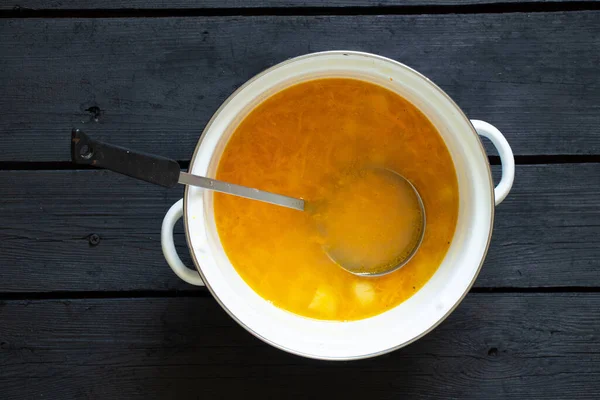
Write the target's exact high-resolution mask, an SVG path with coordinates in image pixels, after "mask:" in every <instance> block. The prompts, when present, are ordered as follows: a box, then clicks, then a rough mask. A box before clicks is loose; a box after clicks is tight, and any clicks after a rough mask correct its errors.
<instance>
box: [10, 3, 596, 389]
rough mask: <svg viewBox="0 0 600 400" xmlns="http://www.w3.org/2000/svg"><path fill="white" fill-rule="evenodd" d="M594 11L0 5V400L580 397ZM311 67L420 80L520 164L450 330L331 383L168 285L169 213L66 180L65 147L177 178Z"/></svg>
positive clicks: (591, 308) (333, 368)
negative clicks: (270, 78)
mask: <svg viewBox="0 0 600 400" xmlns="http://www.w3.org/2000/svg"><path fill="white" fill-rule="evenodd" d="M599 4H600V3H598V2H595V1H560V2H552V1H550V2H548V1H542V0H540V1H538V0H529V1H528V2H527V3H520V2H519V1H518V0H378V1H372V0H358V1H356V2H353V1H351V0H330V1H326V0H283V1H278V0H252V1H251V0H246V1H244V0H204V1H192V0H172V1H157V0H129V1H125V0H105V1H101V2H92V1H79V0H77V1H76V0H60V1H54V0H52V1H46V0H18V2H17V0H0V87H1V88H2V89H1V90H2V92H1V96H0V399H49V398H52V399H74V398H107V399H116V398H144V399H149V398H219V397H234V396H235V397H242V398H245V397H246V396H250V397H257V396H258V395H262V396H264V398H314V397H321V396H320V395H324V394H327V395H329V396H330V397H331V396H334V395H339V396H338V397H340V396H341V398H369V399H373V398H377V399H379V398H390V399H391V398H394V399H397V398H440V399H442V398H458V399H463V398H482V399H489V398H495V399H500V398H514V399H525V398H555V399H569V398H589V399H598V398H600V261H599V259H600V130H599V129H600V128H599V126H600V7H599ZM330 49H351V50H362V51H368V52H372V53H377V54H381V55H384V56H388V57H391V58H394V59H397V60H399V61H401V62H403V63H405V64H408V65H410V66H412V67H414V68H415V69H417V70H418V71H421V72H422V73H424V74H426V75H427V76H428V77H430V78H431V79H432V80H433V81H435V82H436V83H438V84H439V85H440V86H441V87H442V88H443V89H444V90H446V91H447V92H448V93H449V94H450V95H451V96H452V97H453V98H454V99H455V100H456V101H457V103H458V104H459V105H460V106H461V107H462V108H463V109H464V110H465V111H466V112H467V114H468V115H469V116H470V117H472V118H478V119H483V120H486V121H488V122H490V123H493V124H494V125H496V126H497V127H498V128H499V129H500V130H501V131H502V132H503V133H504V134H505V135H506V137H507V139H508V141H509V142H510V144H511V145H512V147H513V150H514V152H515V155H516V162H517V175H516V181H515V185H514V187H513V190H512V192H511V194H510V195H509V197H508V198H507V200H506V201H505V202H504V203H503V204H502V205H500V206H499V207H498V208H497V212H496V221H495V231H494V237H493V240H492V245H491V249H490V251H489V254H488V257H487V259H486V262H485V265H484V267H483V270H482V273H481V275H480V276H479V278H478V280H477V282H476V284H475V287H474V288H473V289H472V290H471V293H470V294H469V295H468V296H467V297H466V299H465V301H464V302H463V303H462V304H461V305H460V307H459V308H458V309H457V310H456V311H455V312H454V313H453V314H452V315H451V316H450V317H449V318H448V319H447V320H446V321H445V322H444V323H443V324H442V325H441V326H439V327H438V328H437V329H435V330H434V331H433V332H432V333H430V334H429V335H427V336H426V337H425V338H423V339H421V340H419V341H417V342H416V343H414V344H412V345H410V346H408V347H406V348H404V349H401V350H398V351H396V352H393V353H391V354H389V355H386V356H382V357H379V358H375V359H371V360H364V361H358V362H343V363H332V362H318V361H313V360H306V359H302V358H299V357H296V356H292V355H289V354H286V353H283V352H281V351H279V350H276V349H274V348H272V347H269V346H268V345H266V344H264V343H262V342H260V341H259V340H258V339H255V338H254V337H253V336H251V335H250V334H249V333H247V332H246V331H245V330H244V329H242V328H241V327H239V326H238V325H236V323H235V322H233V320H231V319H230V318H229V317H228V316H227V315H226V314H225V312H224V311H222V309H221V308H220V307H219V306H218V305H217V303H216V302H215V301H214V299H213V298H212V297H211V296H210V295H209V294H208V293H207V292H206V290H203V288H194V287H191V286H189V285H187V284H184V283H183V282H181V281H180V280H179V279H178V278H177V277H176V276H175V275H174V274H173V273H172V272H171V270H170V269H169V268H168V266H167V265H166V263H165V261H164V260H163V257H162V254H161V248H160V227H161V220H162V217H163V216H164V214H165V212H166V211H167V209H168V207H169V206H170V205H171V204H172V203H173V202H175V201H176V200H177V199H178V198H180V197H181V196H182V191H181V190H171V191H168V190H163V189H160V188H156V187H153V186H150V185H148V184H144V183H139V182H137V181H134V180H131V179H128V178H124V177H121V176H117V175H115V174H112V173H110V172H106V171H100V170H94V169H91V168H79V167H74V166H73V165H71V163H70V161H69V160H70V157H69V134H70V129H71V127H72V126H78V127H81V128H84V129H85V130H87V131H88V132H89V133H91V134H93V135H94V136H95V137H97V138H100V139H105V140H109V141H112V142H114V143H118V144H121V145H123V146H127V147H132V148H135V149H139V150H142V151H147V152H152V153H158V154H163V155H165V156H168V157H171V158H175V159H177V160H178V161H179V162H180V163H181V165H182V167H184V168H185V167H186V166H187V165H188V164H189V159H190V157H191V155H192V151H193V149H194V146H195V144H196V142H197V140H198V137H199V135H200V133H201V131H202V129H203V126H204V125H205V124H206V122H207V121H208V119H209V118H210V116H211V115H212V113H213V112H214V111H215V110H216V109H217V107H218V106H219V105H220V103H221V102H222V101H223V100H225V98H226V97H227V96H228V95H229V94H230V93H231V92H232V91H233V90H234V89H235V88H236V87H238V86H240V85H241V84H242V83H243V82H245V81H246V80H247V79H248V78H250V77H251V76H253V75H254V74H256V73H258V72H260V71H262V70H263V69H265V68H267V67H269V66H271V65H273V64H276V63H278V62H280V61H282V60H285V59H287V58H290V57H293V56H296V55H300V54H304V53H308V52H314V51H319V50H330ZM490 155H491V156H490V162H491V163H492V164H493V167H492V169H493V170H494V173H495V174H498V172H499V168H500V167H499V165H498V164H499V160H498V158H497V157H496V156H495V155H494V153H493V151H492V150H490ZM176 236H177V237H176V240H177V243H178V247H179V251H180V254H187V249H186V245H185V239H184V236H183V232H182V229H181V227H180V228H179V230H178V232H177V235H176ZM184 261H185V262H187V263H188V264H190V265H191V260H190V258H189V256H188V257H185V258H184ZM367 396H368V397H367Z"/></svg>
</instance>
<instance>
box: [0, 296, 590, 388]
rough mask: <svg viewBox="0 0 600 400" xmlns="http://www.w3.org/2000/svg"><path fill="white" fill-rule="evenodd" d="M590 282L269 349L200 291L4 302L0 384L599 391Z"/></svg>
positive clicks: (472, 301) (475, 299)
mask: <svg viewBox="0 0 600 400" xmlns="http://www.w3.org/2000/svg"><path fill="white" fill-rule="evenodd" d="M599 307H600V295H599V294H598V293H585V294H556V293H553V294H471V295H469V296H467V298H466V299H465V301H464V302H463V304H462V305H461V306H460V307H459V308H458V309H457V310H456V311H455V312H454V313H453V314H452V315H451V316H450V317H449V318H448V319H447V320H446V321H445V322H444V323H442V325H440V326H439V327H438V328H437V329H435V330H434V331H433V332H432V333H430V334H428V335H427V336H425V337H424V338H422V339H420V340H419V341H417V342H415V343H413V344H412V345H410V346H408V347H406V348H404V349H401V350H398V351H395V352H393V353H391V354H388V355H386V356H382V357H378V358H375V359H371V360H363V361H358V362H344V363H339V362H338V363H333V362H320V361H314V360H306V359H303V358H300V357H296V356H291V355H289V354H287V353H284V352H282V351H280V350H277V349H274V348H272V347H270V346H268V345H266V344H264V343H262V342H260V341H259V340H258V339H256V338H254V337H253V336H251V335H250V334H249V333H247V332H246V331H244V330H243V329H242V328H241V327H239V326H238V325H237V324H236V323H235V322H233V320H232V319H231V318H229V317H228V316H227V315H226V314H225V312H224V311H222V309H221V308H220V307H219V306H218V305H217V303H216V302H215V301H214V299H212V298H210V297H208V296H207V297H203V298H171V299H166V298H139V299H110V300H108V299H96V300H62V301H61V300H51V301H49V300H45V301H5V302H2V303H0V320H1V321H2V325H1V326H0V362H1V364H2V368H0V382H1V383H2V385H0V396H1V397H2V398H5V399H12V400H19V399H33V398H36V399H37V398H53V399H54V398H56V399H68V398H110V399H117V398H119V399H120V398H126V399H131V398H144V399H149V398H178V399H187V398H194V399H195V398H200V397H202V398H234V397H235V398H240V397H247V396H248V395H250V396H251V397H261V398H267V399H268V398H286V399H288V398H294V399H295V398H302V399H305V398H314V397H315V395H316V394H317V393H318V397H321V396H323V397H324V396H325V395H333V394H334V393H335V394H336V395H337V396H338V397H337V398H378V399H392V398H399V397H402V398H419V399H429V398H432V399H482V398H486V399H507V398H514V399H525V398H527V399H530V398H531V399H542V398H543V399H565V398H572V399H574V398H577V399H597V398H598V397H599V396H600V341H599V340H598V337H599V336H600V318H599V317H598V309H599Z"/></svg>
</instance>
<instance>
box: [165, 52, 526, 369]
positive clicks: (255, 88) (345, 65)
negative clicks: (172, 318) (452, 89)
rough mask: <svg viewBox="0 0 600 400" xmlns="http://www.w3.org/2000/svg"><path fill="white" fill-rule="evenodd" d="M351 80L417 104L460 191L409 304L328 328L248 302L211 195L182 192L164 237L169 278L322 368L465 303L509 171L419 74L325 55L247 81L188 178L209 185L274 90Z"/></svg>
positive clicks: (421, 329) (506, 152)
mask: <svg viewBox="0 0 600 400" xmlns="http://www.w3.org/2000/svg"><path fill="white" fill-rule="evenodd" d="M325 77H349V78H357V79H362V80H365V81H369V82H373V83H376V84H378V85H381V86H384V87H386V88H388V89H390V90H392V91H394V92H396V93H398V94H399V95H401V96H402V97H404V98H406V99H408V100H409V101H411V102H412V103H413V104H414V105H416V106H417V107H418V108H419V109H420V110H421V111H422V112H423V113H424V114H425V115H426V116H427V117H428V118H429V120H430V121H431V122H432V123H433V124H434V125H435V127H436V128H437V130H438V131H439V133H440V134H441V135H442V137H443V139H444V142H445V143H446V146H447V147H448V150H449V151H450V154H451V156H452V160H453V162H454V167H455V169H456V173H457V178H458V186H459V195H460V202H459V214H458V222H457V225H456V232H455V234H454V238H453V240H452V243H451V245H450V248H449V250H448V253H447V254H446V257H445V258H444V260H443V262H442V264H441V265H440V267H439V269H438V270H437V272H436V273H435V274H434V275H433V277H432V278H431V279H430V280H429V282H427V284H425V286H424V287H423V288H422V289H421V290H419V291H418V292H417V293H416V294H415V295H414V296H412V297H411V298H409V299H408V300H406V301H405V302H403V303H401V304H400V305H398V306H397V307H395V308H393V309H390V310H389V311H386V312H384V313H383V314H380V315H377V316H375V317H371V318H367V319H363V320H359V321H352V322H331V321H320V320H313V319H308V318H304V317H301V316H298V315H294V314H292V313H289V312H287V311H284V310H282V309H280V308H277V307H275V306H274V305H273V304H271V303H270V302H268V301H266V300H265V299H263V298H262V297H260V296H259V295H258V294H256V293H255V292H254V291H253V290H252V289H251V288H250V287H249V286H248V285H247V284H246V283H245V282H244V280H243V279H242V278H241V277H240V276H239V275H238V274H237V272H236V270H235V268H234V267H233V265H232V264H231V263H230V262H229V260H228V258H227V256H226V254H225V252H224V250H223V247H222V245H221V244H220V242H219V236H218V233H217V230H216V226H215V219H214V213H213V195H212V193H211V192H210V191H204V190H202V189H199V188H195V187H187V189H186V191H185V195H184V198H183V199H182V200H180V201H178V202H177V203H175V204H174V205H173V207H171V209H170V210H169V212H168V213H167V215H166V216H165V219H164V222H163V229H162V248H163V252H164V255H165V258H166V260H167V262H168V264H169V265H170V266H171V268H172V269H173V271H175V273H176V274H177V275H178V276H179V277H180V278H181V279H183V280H184V281H186V282H188V283H191V284H193V285H204V284H205V285H206V286H207V287H208V289H209V290H210V291H211V293H212V294H213V296H214V297H215V299H216V300H217V301H218V302H219V303H220V304H221V306H222V307H223V308H224V309H225V310H226V311H227V312H228V313H229V315H231V317H232V318H233V319H235V320H236V321H237V322H238V323H239V324H240V325H242V326H243V327H244V328H246V329H247V330H248V331H250V332H251V333H252V334H254V335H255V336H257V337H258V338H260V339H262V340H264V341H265V342H267V343H269V344H271V345H273V346H275V347H278V348H280V349H282V350H285V351H288V352H290V353H294V354H298V355H301V356H305V357H310V358H317V359H327V360H350V359H360V358H367V357H373V356H376V355H380V354H384V353H387V352H390V351H392V350H394V349H398V348H400V347H402V346H405V345H407V344H409V343H411V342H413V341H415V340H416V339H418V338H420V337H422V336H423V335H425V334H426V333H427V332H429V331H431V330H432V329H433V328H434V327H436V326H437V325H438V324H439V323H440V322H441V321H443V320H444V319H445V318H446V317H447V316H448V315H449V314H450V313H451V312H452V310H454V309H455V308H456V307H457V306H458V304H459V303H460V301H461V300H462V299H463V298H464V297H465V295H466V294H467V292H468V291H469V289H470V288H471V286H472V285H473V282H474V281H475V278H476V277H477V275H478V273H479V270H480V269H481V266H482V264H483V260H484V258H485V255H486V252H487V249H488V246H489V243H490V239H491V236H492V227H493V220H494V207H495V205H498V204H499V203H500V202H501V201H502V200H504V198H505V197H506V195H507V194H508V192H509V191H510V188H511V186H512V183H513V179H514V173H515V166H514V158H513V154H512V151H511V148H510V146H509V145H508V143H507V141H506V139H505V138H504V136H502V134H501V133H500V132H499V131H498V130H497V129H496V128H494V127H493V126H492V125H490V124H488V123H486V122H483V121H477V120H473V121H469V119H467V117H466V116H465V114H464V113H463V112H462V111H461V109H460V108H459V107H458V106H457V105H456V104H455V103H454V102H453V101H452V100H451V99H450V97H449V96H448V95H447V94H446V93H444V92H443V91H442V90H441V89H440V88H439V87H437V86H436V85H435V84H434V83H432V82H431V81H430V80H429V79H427V78H426V77H425V76H423V75H421V74H419V73H418V72H416V71H414V70H412V69H411V68H409V67H407V66H405V65H403V64H400V63H398V62H396V61H393V60H390V59H387V58H384V57H380V56H376V55H372V54H367V53H359V52H351V51H329V52H323V53H315V54H309V55H305V56H301V57H297V58H294V59H291V60H288V61H285V62H283V63H281V64H279V65H276V66H274V67H272V68H270V69H268V70H266V71H264V72H262V73H260V74H259V75H257V76H255V77H254V78H252V79H251V80H249V81H248V82H247V83H246V84H244V85H243V86H242V87H240V88H239V89H238V90H237V91H236V92H235V93H233V94H232V95H231V96H230V97H229V99H227V101H225V103H224V104H223V105H222V106H221V107H220V108H219V109H218V110H217V112H216V113H215V115H214V116H213V118H212V119H211V121H210V122H209V124H208V125H207V126H206V128H205V129H204V132H203V134H202V137H201V138H200V141H199V143H198V146H197V147H196V150H195V152H194V155H193V157H192V161H191V165H190V170H191V172H192V173H194V174H198V175H204V176H208V177H214V176H215V172H216V169H217V165H218V162H219V157H220V156H221V154H222V153H223V150H224V148H225V145H226V144H227V141H228V140H229V138H230V137H231V135H232V133H233V130H234V128H235V127H236V125H237V124H238V123H239V122H240V120H241V119H242V118H243V117H244V116H245V115H247V113H248V112H249V111H250V110H251V109H252V108H254V107H255V106H256V105H257V104H258V103H260V102H261V101H262V100H264V99H265V98H267V97H269V96H270V95H272V94H273V93H276V92H278V91H280V90H281V89H283V88H285V87H287V86H290V85H293V84H296V83H298V82H302V81H305V80H311V79H315V78H325ZM478 134H479V135H482V136H485V137H487V138H489V139H490V140H491V141H492V143H493V144H494V145H495V146H496V148H497V149H498V152H499V154H500V160H501V162H502V178H501V180H500V183H499V184H498V186H496V188H494V185H493V182H492V176H491V172H490V166H489V164H488V158H487V156H486V153H485V151H484V148H483V146H482V144H481V142H480V140H479V137H478ZM182 216H183V219H184V222H185V231H186V236H187V242H188V246H189V248H190V252H191V255H192V258H193V260H194V264H195V267H196V268H195V269H190V268H187V267H186V266H185V265H184V264H183V263H182V262H181V260H180V259H179V257H178V256H177V253H176V251H175V246H174V244H173V226H174V224H175V222H176V221H177V220H178V219H179V218H181V217H182Z"/></svg>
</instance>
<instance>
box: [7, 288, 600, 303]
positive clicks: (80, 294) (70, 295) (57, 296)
mask: <svg viewBox="0 0 600 400" xmlns="http://www.w3.org/2000/svg"><path fill="white" fill-rule="evenodd" d="M469 293H479V294H510V293H514V294H527V293H535V294H561V293H562V294H570V293H571V294H574V293H600V287H583V286H563V287H535V288H519V287H477V288H472V289H471V290H470V291H469ZM186 297H187V298H190V297H192V298H194V297H211V294H210V292H209V291H208V290H206V289H199V290H194V291H178V290H165V291H160V290H133V291H103V292H98V291H74V292H70V291H56V292H18V293H0V301H21V300H87V299H89V300H94V299H137V298H186Z"/></svg>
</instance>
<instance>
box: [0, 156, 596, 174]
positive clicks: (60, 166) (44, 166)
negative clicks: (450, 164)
mask: <svg viewBox="0 0 600 400" xmlns="http://www.w3.org/2000/svg"><path fill="white" fill-rule="evenodd" d="M488 160H489V163H490V165H501V163H500V157H498V156H488ZM177 163H178V164H179V167H180V168H181V169H184V170H187V169H188V168H189V167H190V161H189V160H178V161H177ZM594 163H600V155H569V154H557V155H522V156H515V164H517V165H540V164H594ZM85 170H98V168H94V167H92V166H87V165H78V164H73V163H71V162H70V161H49V162H45V161H42V162H39V161H0V171H85Z"/></svg>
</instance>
